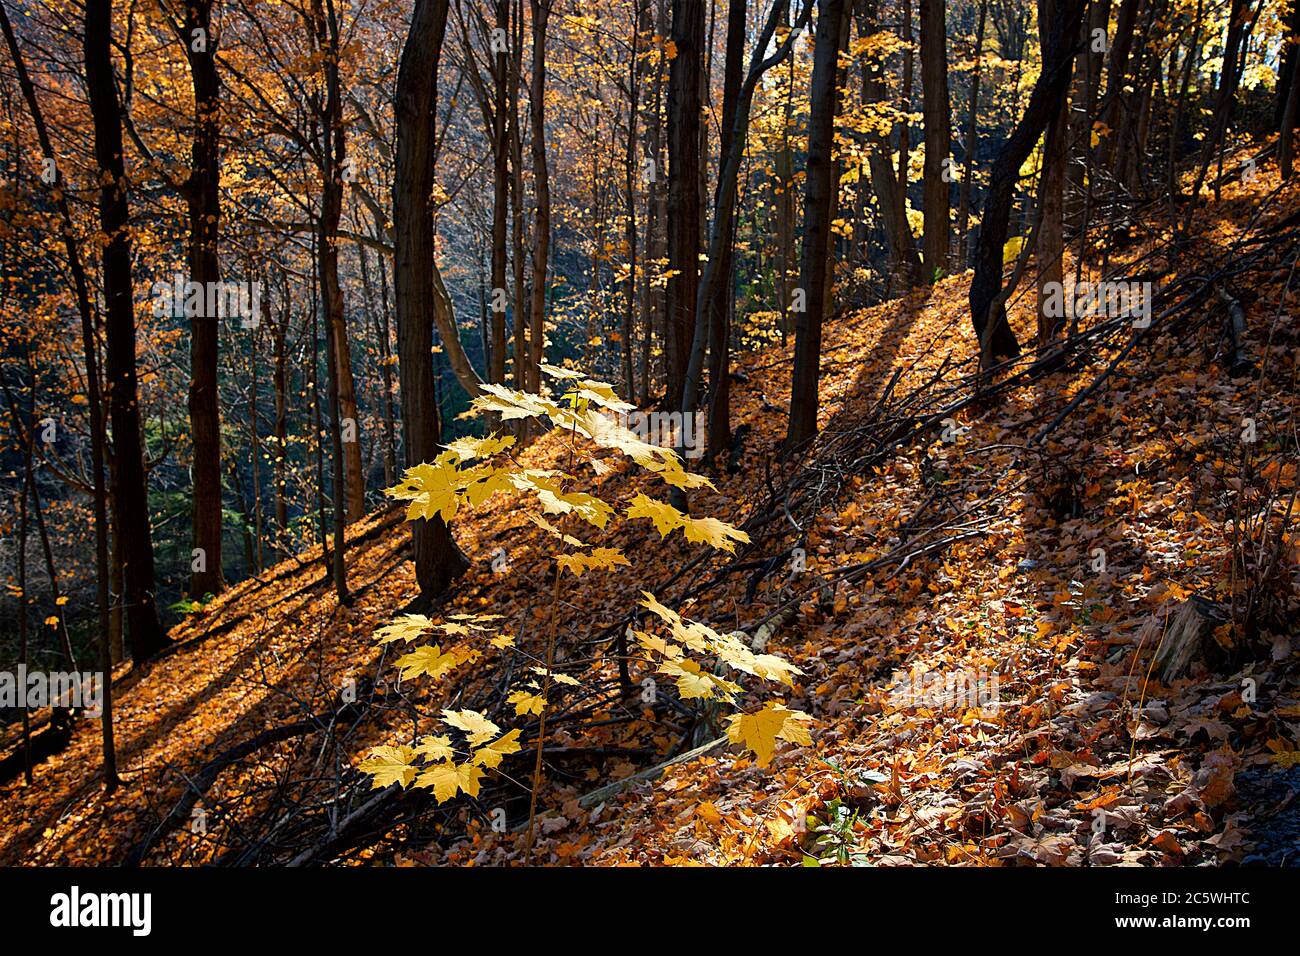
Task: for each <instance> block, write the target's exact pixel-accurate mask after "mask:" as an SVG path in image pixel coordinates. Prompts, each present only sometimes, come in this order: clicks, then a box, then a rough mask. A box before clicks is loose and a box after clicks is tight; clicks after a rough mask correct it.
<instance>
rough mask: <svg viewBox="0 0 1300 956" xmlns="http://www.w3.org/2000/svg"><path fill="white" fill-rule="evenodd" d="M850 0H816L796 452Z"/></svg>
mask: <svg viewBox="0 0 1300 956" xmlns="http://www.w3.org/2000/svg"><path fill="white" fill-rule="evenodd" d="M846 14H847V3H846V0H818V4H817V38H816V45H815V48H814V52H813V71H812V87H811V91H810V99H811V109H810V115H809V120H808V166H807V174H806V175H807V183H806V185H805V190H804V237H803V252H802V254H801V256H800V262H799V286H800V288H802V289H803V292H804V298H805V304H806V306H807V308H806V309H805V310H804V311H802V312H796V313H795V326H794V328H795V345H794V380H793V382H792V383H791V386H790V415H789V422H788V424H787V426H786V433H785V448H786V450H787V451H788V452H793V451H794V450H796V449H798V448H799V447H800V446H802V445H804V444H805V443H807V442H808V441H810V440H811V439H812V438H813V436H814V435H816V434H817V408H818V379H819V377H820V373H821V347H822V320H823V318H824V316H825V313H826V311H827V306H828V304H829V303H828V302H827V300H828V298H829V295H828V293H829V291H830V286H831V280H832V275H831V271H832V270H831V269H830V238H831V216H832V208H833V206H834V198H835V190H836V189H837V187H838V185H839V176H838V175H837V170H836V166H837V164H836V163H835V162H834V160H833V159H832V156H831V151H832V147H833V146H834V139H835V115H836V113H837V111H838V107H839V62H838V61H839V55H840V43H841V38H842V37H843V35H844V33H845V32H847V31H846V30H845V22H846V20H847V16H846Z"/></svg>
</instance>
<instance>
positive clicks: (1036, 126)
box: [970, 0, 1087, 369]
mask: <svg viewBox="0 0 1300 956" xmlns="http://www.w3.org/2000/svg"><path fill="white" fill-rule="evenodd" d="M1086 5H1087V0H1058V2H1057V17H1056V23H1055V29H1053V30H1051V31H1050V33H1049V36H1050V40H1049V44H1048V46H1047V47H1046V50H1047V53H1046V55H1045V57H1044V62H1043V70H1042V73H1041V74H1040V75H1039V77H1038V80H1037V82H1036V83H1035V84H1034V90H1033V92H1032V93H1031V94H1030V96H1029V103H1028V105H1027V106H1026V107H1025V113H1024V115H1023V116H1022V117H1021V118H1020V122H1019V123H1017V124H1016V127H1015V129H1014V130H1013V131H1012V133H1011V136H1010V137H1009V138H1008V139H1007V141H1006V143H1005V144H1004V145H1003V147H1002V150H1001V151H1000V152H999V154H998V157H997V159H996V160H995V161H994V163H993V168H992V170H991V171H990V174H989V192H988V195H987V196H986V197H985V199H984V215H983V218H982V220H981V222H980V231H979V240H978V242H977V244H976V247H975V275H974V276H973V277H972V279H971V286H970V310H971V324H972V326H974V329H975V334H976V336H977V337H978V339H979V342H980V367H981V368H983V369H987V368H989V367H990V366H991V365H993V364H995V361H996V360H997V359H1006V358H1012V357H1014V356H1016V355H1018V354H1019V353H1020V344H1019V343H1018V342H1017V341H1016V336H1015V334H1014V333H1013V332H1012V331H1011V326H1010V325H1008V324H1007V320H1006V307H1005V301H1004V300H1003V295H1002V250H1003V247H1004V246H1005V245H1006V241H1007V225H1008V223H1009V221H1010V218H1011V202H1012V199H1013V197H1014V195H1015V188H1016V181H1017V178H1018V174H1019V171H1020V167H1021V165H1023V164H1024V161H1025V160H1026V159H1027V158H1028V157H1029V154H1030V153H1031V152H1032V151H1033V149H1034V146H1035V145H1036V144H1037V143H1038V138H1039V136H1041V135H1042V133H1043V130H1044V129H1046V127H1047V125H1048V124H1049V123H1051V122H1052V121H1053V120H1054V119H1055V117H1056V116H1058V115H1059V113H1060V109H1061V102H1062V100H1063V99H1064V98H1065V95H1066V92H1067V90H1068V88H1069V83H1070V74H1071V71H1072V69H1073V66H1074V57H1075V55H1076V53H1077V52H1078V49H1079V43H1078V34H1079V24H1080V22H1081V21H1082V19H1083V9H1084V7H1085V6H1086Z"/></svg>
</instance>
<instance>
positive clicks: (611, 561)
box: [555, 548, 632, 578]
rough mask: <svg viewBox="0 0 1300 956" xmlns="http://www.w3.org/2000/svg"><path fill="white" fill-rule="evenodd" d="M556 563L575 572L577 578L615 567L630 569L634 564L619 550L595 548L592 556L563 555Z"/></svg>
mask: <svg viewBox="0 0 1300 956" xmlns="http://www.w3.org/2000/svg"><path fill="white" fill-rule="evenodd" d="M555 563H556V564H558V565H559V566H560V567H561V568H567V569H568V570H569V571H572V572H573V576H574V577H575V578H580V577H582V575H583V572H585V571H593V570H597V569H605V570H610V569H612V568H614V567H615V566H620V565H621V566H622V567H627V568H630V567H631V566H632V562H631V561H629V560H628V559H627V558H625V557H623V552H622V551H620V550H618V548H595V549H594V550H592V552H591V553H590V554H583V553H581V552H579V553H577V554H562V555H560V556H559V557H558V558H556V559H555Z"/></svg>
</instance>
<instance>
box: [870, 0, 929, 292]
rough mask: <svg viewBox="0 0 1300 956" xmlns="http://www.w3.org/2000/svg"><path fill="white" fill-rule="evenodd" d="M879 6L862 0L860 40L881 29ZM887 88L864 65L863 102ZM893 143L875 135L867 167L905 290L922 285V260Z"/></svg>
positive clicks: (895, 274)
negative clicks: (893, 159)
mask: <svg viewBox="0 0 1300 956" xmlns="http://www.w3.org/2000/svg"><path fill="white" fill-rule="evenodd" d="M878 15H879V14H878V6H877V3H876V0H860V2H859V6H858V11H857V22H858V37H859V39H865V38H866V37H867V36H870V35H871V31H874V30H875V29H876V28H877V25H878V24H877V17H878ZM885 93H886V90H885V84H884V81H883V80H882V79H881V76H880V64H879V62H877V61H876V60H874V59H871V58H864V60H863V62H862V102H863V103H864V104H868V105H870V104H875V103H880V102H882V101H883V100H884V99H885ZM889 157H890V149H889V140H888V139H887V138H886V137H885V136H883V135H881V134H878V133H877V134H871V135H869V136H868V140H867V165H868V167H869V168H870V170H871V188H872V190H873V191H874V192H875V194H876V205H877V207H878V208H879V210H880V222H881V226H882V227H883V229H884V232H885V242H886V243H887V244H888V245H889V261H890V271H891V274H892V278H891V285H893V284H898V283H901V285H902V287H903V288H905V289H911V288H914V287H916V286H918V285H920V284H921V282H922V278H921V276H922V268H921V257H920V256H919V255H917V252H916V243H915V242H914V241H913V239H912V230H911V227H910V226H908V224H907V217H906V215H905V214H904V203H903V200H902V197H901V196H900V189H899V185H898V178H897V175H896V173H895V171H894V166H893V164H892V163H891V162H890V158H889Z"/></svg>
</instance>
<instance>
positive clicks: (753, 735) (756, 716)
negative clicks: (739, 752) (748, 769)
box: [727, 701, 812, 767]
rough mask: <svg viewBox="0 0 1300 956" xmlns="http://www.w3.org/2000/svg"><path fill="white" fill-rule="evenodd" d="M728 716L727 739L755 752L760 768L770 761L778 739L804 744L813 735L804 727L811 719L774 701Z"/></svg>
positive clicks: (809, 742)
mask: <svg viewBox="0 0 1300 956" xmlns="http://www.w3.org/2000/svg"><path fill="white" fill-rule="evenodd" d="M728 719H729V721H730V724H729V726H728V727H727V737H728V739H730V740H731V742H732V743H737V744H742V745H743V746H744V747H746V748H747V749H749V750H752V751H754V756H755V757H756V758H757V763H758V765H759V766H760V767H766V766H767V765H768V764H770V763H771V762H772V755H773V753H774V752H775V750H776V742H777V740H788V741H790V742H791V743H797V744H801V745H803V746H805V747H806V746H809V745H810V744H811V743H812V735H811V734H810V733H809V732H808V728H807V727H805V726H804V724H805V722H808V721H811V720H812V718H811V717H810V716H808V715H807V714H805V713H802V712H801V711H797V710H790V709H789V708H787V707H786V706H785V705H784V704H778V703H776V702H775V701H772V702H770V703H769V704H768V705H767V706H766V707H764V708H763V709H762V710H760V711H757V712H755V713H752V714H733V715H732V716H731V717H730V718H728Z"/></svg>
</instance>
